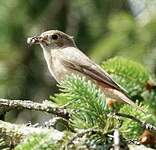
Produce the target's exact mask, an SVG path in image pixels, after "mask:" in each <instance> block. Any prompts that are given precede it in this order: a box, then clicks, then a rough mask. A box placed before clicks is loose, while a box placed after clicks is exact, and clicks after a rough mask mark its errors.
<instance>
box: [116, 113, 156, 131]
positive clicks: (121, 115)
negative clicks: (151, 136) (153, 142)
mask: <svg viewBox="0 0 156 150" xmlns="http://www.w3.org/2000/svg"><path fill="white" fill-rule="evenodd" d="M115 115H116V116H118V117H124V118H128V119H131V120H133V121H135V122H137V123H139V124H140V125H141V126H142V127H143V128H144V129H147V130H151V131H155V132H156V127H155V126H153V125H151V124H149V123H146V122H144V121H141V120H139V119H138V118H136V117H134V116H131V115H128V114H123V113H116V114H115Z"/></svg>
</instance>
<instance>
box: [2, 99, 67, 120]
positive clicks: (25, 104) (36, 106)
mask: <svg viewBox="0 0 156 150" xmlns="http://www.w3.org/2000/svg"><path fill="white" fill-rule="evenodd" d="M0 109H3V111H6V112H7V111H10V110H14V109H28V110H35V111H42V112H47V113H51V114H54V115H57V116H59V117H63V118H65V119H69V114H68V112H67V111H66V110H65V109H63V108H58V107H55V106H54V105H53V104H52V103H51V102H49V101H47V100H45V101H43V102H42V103H38V102H32V101H30V100H10V99H2V98H1V99H0Z"/></svg>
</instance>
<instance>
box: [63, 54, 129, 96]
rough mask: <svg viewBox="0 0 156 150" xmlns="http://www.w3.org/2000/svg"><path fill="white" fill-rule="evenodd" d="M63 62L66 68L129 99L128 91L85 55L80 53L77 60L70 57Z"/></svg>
mask: <svg viewBox="0 0 156 150" xmlns="http://www.w3.org/2000/svg"><path fill="white" fill-rule="evenodd" d="M78 55H79V56H78ZM80 57H81V59H80ZM82 57H84V58H82ZM62 61H63V64H64V65H66V67H69V68H70V69H73V70H76V71H78V72H80V73H83V74H85V75H86V76H89V77H90V78H92V79H93V80H95V81H98V82H100V83H101V84H104V85H105V86H106V87H110V88H113V89H116V90H118V91H120V92H122V93H124V94H125V95H126V96H127V97H128V94H127V91H126V90H125V89H123V88H122V87H121V86H120V85H118V84H117V83H116V82H115V81H114V80H113V79H112V78H111V77H110V75H109V74H108V73H107V72H105V71H104V70H103V69H102V68H101V67H100V66H99V65H97V64H96V63H94V62H93V61H92V60H90V59H89V58H88V57H87V56H86V55H84V54H83V53H81V54H80V53H78V54H77V57H76V58H74V57H72V58H70V59H69V58H68V57H63V60H62Z"/></svg>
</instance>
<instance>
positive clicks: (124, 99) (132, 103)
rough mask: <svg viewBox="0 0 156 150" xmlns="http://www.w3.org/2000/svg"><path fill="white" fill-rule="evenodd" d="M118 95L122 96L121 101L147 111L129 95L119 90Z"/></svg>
mask: <svg viewBox="0 0 156 150" xmlns="http://www.w3.org/2000/svg"><path fill="white" fill-rule="evenodd" d="M117 92H118V91H117ZM118 97H119V98H120V101H122V102H124V103H127V104H129V105H131V106H132V107H133V108H135V109H137V110H140V111H141V112H143V113H144V114H146V112H145V111H144V110H143V109H142V108H141V107H140V106H138V105H137V104H136V103H134V102H133V101H132V100H131V99H130V98H129V97H127V96H126V95H124V94H123V93H121V92H119V94H118Z"/></svg>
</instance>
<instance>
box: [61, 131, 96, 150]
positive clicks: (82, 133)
mask: <svg viewBox="0 0 156 150" xmlns="http://www.w3.org/2000/svg"><path fill="white" fill-rule="evenodd" d="M90 132H98V130H96V129H93V128H91V129H86V130H79V131H78V132H77V133H75V134H74V135H73V136H72V137H71V138H70V140H69V141H68V143H67V144H66V145H65V146H64V148H63V149H65V150H68V149H69V146H70V145H71V144H73V141H75V140H76V139H77V138H81V137H83V136H84V135H85V134H88V133H90Z"/></svg>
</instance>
